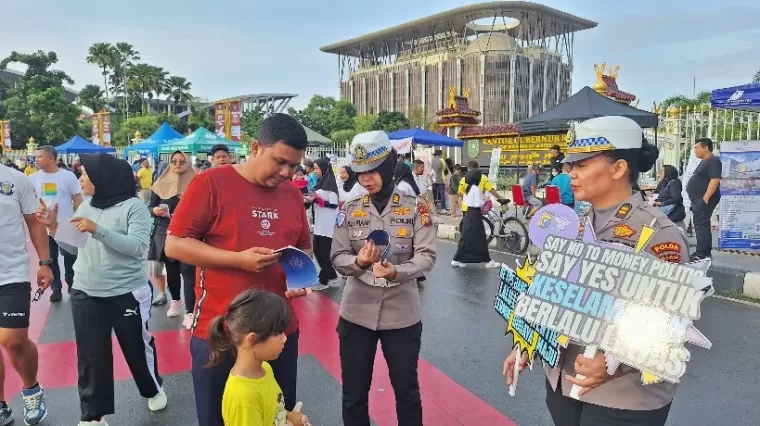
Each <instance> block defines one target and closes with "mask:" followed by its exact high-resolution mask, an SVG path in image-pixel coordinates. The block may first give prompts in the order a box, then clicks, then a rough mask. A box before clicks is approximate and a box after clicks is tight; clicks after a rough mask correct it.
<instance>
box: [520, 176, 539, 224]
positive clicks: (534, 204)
mask: <svg viewBox="0 0 760 426" xmlns="http://www.w3.org/2000/svg"><path fill="white" fill-rule="evenodd" d="M539 173H541V169H540V168H539V166H536V165H533V166H528V172H527V173H525V176H524V177H523V184H522V190H523V195H524V196H525V204H526V205H529V206H531V209H530V212H529V213H528V216H527V217H528V218H531V217H533V215H534V214H535V213H536V212H537V211H538V209H540V208H541V206H543V204H544V203H542V202H541V200H539V199H538V198H537V197H536V188H537V187H538V174H539Z"/></svg>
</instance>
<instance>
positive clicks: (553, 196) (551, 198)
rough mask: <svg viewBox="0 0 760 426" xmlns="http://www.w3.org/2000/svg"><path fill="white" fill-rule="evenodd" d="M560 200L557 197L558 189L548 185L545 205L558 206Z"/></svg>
mask: <svg viewBox="0 0 760 426" xmlns="http://www.w3.org/2000/svg"><path fill="white" fill-rule="evenodd" d="M561 202H562V199H561V198H560V196H559V187H558V186H554V185H548V186H547V187H546V204H559V203H561Z"/></svg>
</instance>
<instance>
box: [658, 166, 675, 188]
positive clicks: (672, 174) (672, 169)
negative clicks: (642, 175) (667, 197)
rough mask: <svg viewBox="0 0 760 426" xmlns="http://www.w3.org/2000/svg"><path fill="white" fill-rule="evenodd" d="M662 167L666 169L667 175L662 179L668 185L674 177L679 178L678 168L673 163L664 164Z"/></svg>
mask: <svg viewBox="0 0 760 426" xmlns="http://www.w3.org/2000/svg"><path fill="white" fill-rule="evenodd" d="M662 169H663V170H664V171H665V177H664V178H663V179H662V181H663V182H665V184H666V185H667V182H670V181H671V180H673V179H678V169H676V168H675V167H674V166H671V165H664V166H662Z"/></svg>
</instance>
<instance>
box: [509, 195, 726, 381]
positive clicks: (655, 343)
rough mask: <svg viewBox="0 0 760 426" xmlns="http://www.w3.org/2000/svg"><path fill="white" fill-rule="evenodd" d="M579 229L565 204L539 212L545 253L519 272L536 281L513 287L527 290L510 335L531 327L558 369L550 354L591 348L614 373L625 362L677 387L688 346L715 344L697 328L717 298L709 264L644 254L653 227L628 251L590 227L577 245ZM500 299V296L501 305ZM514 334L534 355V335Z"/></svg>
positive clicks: (645, 376)
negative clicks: (568, 347) (707, 301)
mask: <svg viewBox="0 0 760 426" xmlns="http://www.w3.org/2000/svg"><path fill="white" fill-rule="evenodd" d="M580 225H581V222H580V220H579V218H578V216H577V215H576V214H575V212H574V211H573V210H572V209H570V208H569V207H566V206H563V205H559V204H553V205H549V206H546V207H544V208H542V209H541V210H539V212H537V213H536V215H535V216H534V218H533V220H532V221H531V223H530V232H529V234H530V236H531V240H532V241H533V243H534V244H535V245H536V246H538V247H540V248H541V249H542V251H541V253H540V254H539V255H538V257H537V259H536V261H535V262H533V263H526V264H525V265H522V267H521V268H518V273H517V275H518V278H519V277H520V276H521V275H522V277H529V278H530V280H529V282H528V280H527V279H525V280H524V281H525V283H526V284H525V285H522V288H521V287H520V285H519V282H518V284H515V285H512V287H513V288H515V289H517V290H516V291H518V292H520V290H524V291H522V292H520V293H521V294H520V295H519V296H518V297H517V300H516V302H515V303H514V304H513V307H512V308H511V312H510V315H511V316H513V317H516V318H519V319H520V320H517V321H515V320H508V321H510V325H509V326H508V328H512V329H515V328H520V326H522V324H524V323H526V324H528V325H530V327H531V328H532V329H533V330H535V333H538V334H539V337H537V338H535V340H536V347H538V346H537V345H538V342H540V339H541V338H543V339H544V340H548V341H547V342H546V343H545V344H544V346H543V348H542V350H541V351H538V350H535V354H536V355H538V356H539V358H540V359H542V361H544V362H546V363H548V365H549V366H552V367H554V366H556V361H554V360H553V359H552V358H551V354H552V352H551V349H552V348H559V346H560V342H561V341H563V340H562V339H564V338H567V339H568V340H569V342H570V343H572V344H575V345H580V346H585V347H586V351H585V352H584V355H585V356H587V357H589V358H592V357H593V356H594V354H595V353H596V351H597V349H598V350H602V351H604V353H605V356H606V358H607V364H608V371H609V372H610V374H611V373H612V372H614V371H615V370H616V369H617V367H618V365H619V363H624V364H626V365H629V366H631V367H633V368H635V369H637V370H639V371H641V373H642V382H643V383H644V384H649V383H656V382H658V381H663V380H664V381H668V382H672V383H677V382H678V381H679V379H680V377H681V376H682V375H683V374H684V373H685V371H686V362H687V361H688V360H689V357H690V354H689V351H688V350H687V349H686V348H685V347H684V344H685V343H687V342H688V343H692V344H696V345H698V346H702V347H705V348H709V347H710V345H711V344H710V342H709V340H707V338H705V337H704V336H703V335H702V334H701V333H700V332H699V331H698V330H697V329H696V328H694V326H693V325H692V323H693V321H695V320H697V319H699V316H700V304H701V302H702V301H703V300H704V298H705V297H707V296H709V295H711V294H712V292H713V289H712V285H711V281H710V279H709V278H706V277H705V273H706V272H707V269H708V268H709V265H710V263H709V261H699V262H695V263H691V264H677V263H670V262H666V261H662V260H660V259H658V258H656V257H654V256H651V255H649V254H647V253H645V252H644V251H643V250H644V248H645V247H647V245H648V244H649V242H650V241H652V237H653V236H654V235H655V233H656V232H657V230H656V229H655V228H653V227H651V226H643V227H642V228H641V229H640V230H638V232H639V239H638V241H637V244H636V246H635V247H627V246H624V245H619V244H613V243H606V242H598V241H596V238H595V236H594V232H593V228H592V225H591V223H590V221H588V222H586V223H584V224H583V227H582V231H580V233H582V238H581V239H578V234H579V228H581V226H580ZM521 269H522V271H520V270H521ZM508 272H509V271H506V274H507V276H509V273H508ZM512 281H514V280H512ZM504 282H511V281H509V280H502V283H504ZM505 294H506V292H505ZM501 295H502V292H501V289H500V294H499V295H497V303H498V298H499V297H500V296H501ZM497 310H498V307H497ZM547 329H548V330H550V331H553V332H554V333H553V334H552V333H549V332H548V331H547ZM513 334H518V335H519V336H521V339H522V340H519V339H515V340H516V343H519V344H520V345H522V346H525V345H527V348H524V347H522V346H521V349H522V350H524V351H527V352H528V354H529V355H530V354H531V352H530V345H531V344H532V341H530V340H527V339H523V337H525V334H528V333H524V332H521V331H520V330H515V331H514V332H513ZM552 339H554V340H553V341H552ZM547 348H549V349H547Z"/></svg>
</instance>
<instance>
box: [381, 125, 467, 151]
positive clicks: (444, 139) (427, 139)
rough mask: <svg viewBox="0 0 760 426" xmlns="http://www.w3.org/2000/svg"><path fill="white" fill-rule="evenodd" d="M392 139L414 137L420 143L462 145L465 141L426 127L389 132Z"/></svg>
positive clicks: (415, 141)
mask: <svg viewBox="0 0 760 426" xmlns="http://www.w3.org/2000/svg"><path fill="white" fill-rule="evenodd" d="M388 138H389V139H390V140H399V139H407V138H412V142H413V143H416V144H420V145H430V146H451V147H462V146H464V142H462V141H460V140H459V139H454V138H450V137H448V136H444V135H441V134H438V133H435V132H431V131H428V130H425V129H420V128H416V129H406V130H399V131H397V132H392V133H388Z"/></svg>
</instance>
